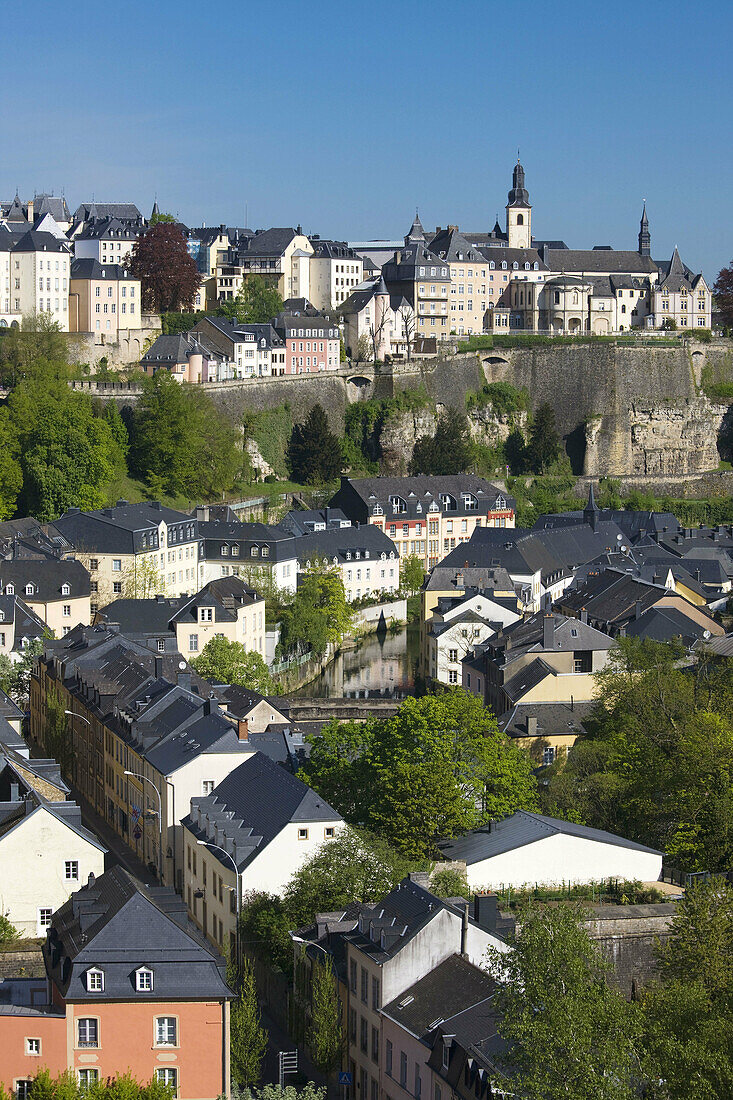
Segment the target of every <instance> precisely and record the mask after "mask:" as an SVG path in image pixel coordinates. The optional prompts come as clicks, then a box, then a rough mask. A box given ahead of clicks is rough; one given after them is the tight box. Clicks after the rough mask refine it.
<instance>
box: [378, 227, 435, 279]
mask: <svg viewBox="0 0 733 1100" xmlns="http://www.w3.org/2000/svg"><path fill="white" fill-rule="evenodd" d="M398 259H399V262H398ZM425 265H427V267H428V269H430V268H435V274H434V275H425V276H418V269H419V267H420V266H425ZM382 275H383V276H384V280H385V282H386V283H387V285H388V286H389V284H390V283H404V282H414V281H415V279H416V278H418V277H420V278H422V279H423V280H424V279H433V280H435V281H436V282H450V267H449V266H448V264H447V263H446V262H445V260H441V259H440V257H439V256H436V255H435V253H434V252H431V251H430V249H429V248H428V247H427V245H426V244H425V240H424V238H423V239H422V240H411V239H408V238H405V244H404V246H403V247H401V248H398V249H397V251H396V252H395V254H394V255H393V256H392V258H391V259H390V260H387V262H386V263H385V264H383V265H382Z"/></svg>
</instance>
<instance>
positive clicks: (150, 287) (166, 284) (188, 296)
mask: <svg viewBox="0 0 733 1100" xmlns="http://www.w3.org/2000/svg"><path fill="white" fill-rule="evenodd" d="M130 271H131V273H132V274H133V275H134V276H135V277H136V278H137V279H139V280H140V282H141V284H142V297H143V308H144V309H147V310H152V311H153V312H156V313H165V312H168V311H171V310H178V309H190V308H191V306H192V304H193V299H194V296H195V294H196V292H197V290H198V288H199V284H200V281H201V277H200V275H199V273H198V269H197V267H196V261H195V260H194V258H193V257H192V256H190V255H189V252H188V248H187V247H186V241H185V239H184V236H183V233H182V232H181V230H180V229H179V227H178V226H177V225H173V224H172V223H170V222H168V221H164V220H162V219H161V220H160V221H158V222H157V223H156V224H155V225H151V226H150V227H149V228H148V229H146V231H145V232H144V233H143V234H142V235H141V236H140V237H138V239H137V240H136V241H135V243H134V245H133V246H132V253H131V256H130Z"/></svg>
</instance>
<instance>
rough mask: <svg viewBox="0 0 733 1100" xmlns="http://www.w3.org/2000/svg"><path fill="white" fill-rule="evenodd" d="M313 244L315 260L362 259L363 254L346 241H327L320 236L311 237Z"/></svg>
mask: <svg viewBox="0 0 733 1100" xmlns="http://www.w3.org/2000/svg"><path fill="white" fill-rule="evenodd" d="M310 242H311V244H312V245H313V258H314V259H315V260H360V259H361V256H360V255H359V253H358V252H355V251H354V249H353V248H351V247H350V246H349V245H348V244H347V243H346V241H325V240H321V239H320V238H318V237H311V238H310Z"/></svg>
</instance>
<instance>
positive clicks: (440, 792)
mask: <svg viewBox="0 0 733 1100" xmlns="http://www.w3.org/2000/svg"><path fill="white" fill-rule="evenodd" d="M306 774H307V777H308V782H309V783H310V784H311V786H313V787H315V789H316V790H317V791H319V793H320V794H322V795H323V797H324V798H326V799H327V800H328V801H329V802H330V803H331V804H332V805H334V806H335V807H336V809H338V810H339V811H340V812H341V813H342V815H343V816H344V817H346V819H347V820H348V819H351V820H353V821H361V822H363V823H364V824H365V825H367V826H368V827H369V828H370V829H372V830H373V831H374V832H377V833H379V834H380V835H381V836H383V837H384V838H385V839H387V840H388V841H389V842H390V843H392V844H393V845H394V846H395V847H397V848H398V849H399V850H400V851H401V852H402V853H403V854H404V855H405V856H407V857H410V858H414V859H423V858H425V857H429V856H432V855H433V853H434V852H435V842H436V841H437V840H439V839H440V838H441V837H451V836H456V835H458V834H461V833H465V832H468V831H469V830H470V829H474V828H477V827H478V826H479V825H481V824H483V823H484V822H485V821H488V820H493V819H497V818H501V817H505V816H507V815H508V814H512V813H514V812H515V810H517V809H535V808H536V806H537V786H536V781H535V779H534V776H533V774H532V770H531V764H530V760H529V757H528V756H527V755H526V754H525V753H523V752H522V751H521V750H520V749H518V748H516V746H514V745H513V744H512V743H511V742H510V741H509V739H508V738H507V737H506V736H505V735H504V734H503V733H501V732H500V731H499V728H498V726H497V724H496V718H495V717H494V715H493V714H491V712H490V711H488V710H487V709H486V708H485V707H484V706H483V704H482V703H481V701H480V700H479V699H478V698H477V697H476V696H474V695H471V694H470V693H468V692H465V691H463V690H462V689H460V688H456V689H453V690H449V691H444V692H441V693H440V694H436V695H427V696H424V697H423V698H421V699H415V698H409V699H406V700H405V702H404V703H402V705H401V706H400V709H399V711H398V712H397V714H396V715H395V716H394V717H393V718H389V719H385V720H381V721H372V722H366V723H364V724H363V726H362V728H361V730H359V731H357V730H355V728H354V725H353V724H351V723H339V724H338V725H332V726H331V727H330V728H329V727H327V729H326V730H324V737H323V739H320V738H319V740H318V742H317V743H314V744H313V746H312V752H311V757H310V759H309V761H308V765H307V773H306ZM341 792H346V795H345V797H344V799H343V800H341V798H340V795H341Z"/></svg>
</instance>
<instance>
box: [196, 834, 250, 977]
mask: <svg viewBox="0 0 733 1100" xmlns="http://www.w3.org/2000/svg"><path fill="white" fill-rule="evenodd" d="M196 843H197V844H201V845H204V846H205V847H206V848H216V850H217V852H223V853H224V855H225V856H226V857H227V859H228V860H229V862H230V863H231V865H232V867H233V868H234V893H235V896H236V899H237V933H236V935H237V971H239V964H240V962H241V959H240V957H239V917H240V898H239V868H238V867H237V864H236V861H235V859H234V856H233V855H232V854H231V853H230V852H228V851H227V850H226V848H222V847H221V845H220V844H212V843H211V841H210V840H197V841H196ZM204 931H206V929H204Z"/></svg>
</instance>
